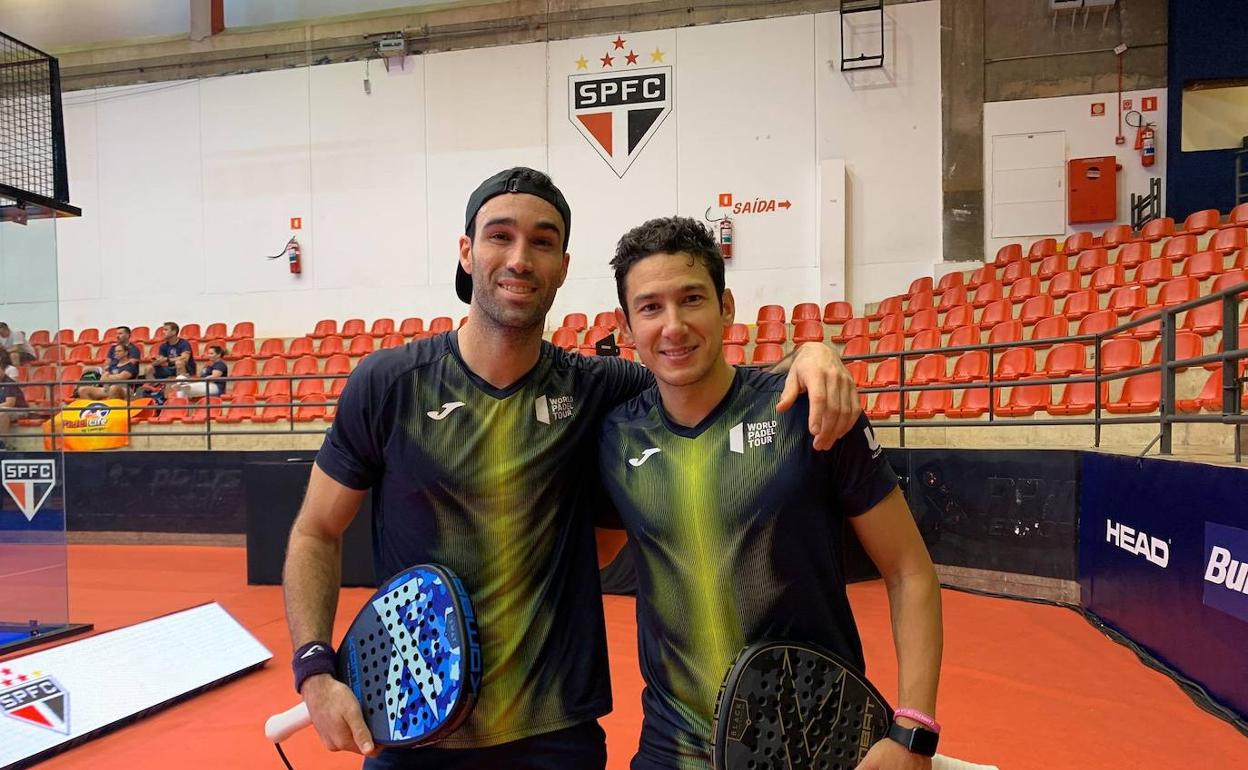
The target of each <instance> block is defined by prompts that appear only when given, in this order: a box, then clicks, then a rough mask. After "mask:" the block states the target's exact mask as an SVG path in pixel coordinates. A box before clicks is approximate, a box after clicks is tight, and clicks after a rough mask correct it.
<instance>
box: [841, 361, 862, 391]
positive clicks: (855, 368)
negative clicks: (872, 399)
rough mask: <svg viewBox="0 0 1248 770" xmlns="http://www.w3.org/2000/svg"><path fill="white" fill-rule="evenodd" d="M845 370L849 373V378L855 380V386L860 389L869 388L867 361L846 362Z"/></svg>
mask: <svg viewBox="0 0 1248 770" xmlns="http://www.w3.org/2000/svg"><path fill="white" fill-rule="evenodd" d="M845 370H846V371H847V372H849V376H850V377H853V378H854V384H855V385H857V386H858V387H860V388H865V387H867V362H866V361H846V362H845Z"/></svg>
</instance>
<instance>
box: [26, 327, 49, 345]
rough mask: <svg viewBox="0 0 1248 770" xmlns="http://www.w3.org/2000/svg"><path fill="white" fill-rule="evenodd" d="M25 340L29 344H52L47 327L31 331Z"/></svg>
mask: <svg viewBox="0 0 1248 770" xmlns="http://www.w3.org/2000/svg"><path fill="white" fill-rule="evenodd" d="M26 341H27V342H29V343H30V344H31V345H50V344H52V339H51V336H50V335H49V333H48V330H47V329H39V330H37V331H33V332H31V333H30V336H29V337H27V338H26Z"/></svg>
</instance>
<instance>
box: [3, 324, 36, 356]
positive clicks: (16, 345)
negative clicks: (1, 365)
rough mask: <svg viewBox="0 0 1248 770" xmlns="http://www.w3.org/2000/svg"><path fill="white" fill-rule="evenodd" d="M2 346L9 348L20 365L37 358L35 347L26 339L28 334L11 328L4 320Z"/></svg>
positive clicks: (10, 353)
mask: <svg viewBox="0 0 1248 770" xmlns="http://www.w3.org/2000/svg"><path fill="white" fill-rule="evenodd" d="M0 348H3V349H5V350H7V351H8V352H9V356H10V357H11V358H12V359H13V363H14V364H16V365H18V366H21V365H22V364H26V363H30V362H31V361H34V360H35V349H34V348H32V347H31V346H30V343H29V342H27V341H26V335H25V334H23V333H22V332H19V331H17V330H15V329H10V328H9V325H8V324H7V323H5V322H4V321H0Z"/></svg>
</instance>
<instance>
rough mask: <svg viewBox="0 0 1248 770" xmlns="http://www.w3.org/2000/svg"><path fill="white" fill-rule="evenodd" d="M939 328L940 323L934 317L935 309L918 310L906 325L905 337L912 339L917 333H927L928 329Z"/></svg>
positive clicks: (935, 316)
mask: <svg viewBox="0 0 1248 770" xmlns="http://www.w3.org/2000/svg"><path fill="white" fill-rule="evenodd" d="M939 326H940V323H939V319H938V317H937V315H936V310H935V308H928V309H926V310H920V311H919V312H917V313H915V314H914V316H913V317H911V318H910V321H909V323H907V324H906V336H907V337H913V336H914V335H916V334H918V333H919V332H922V331H927V330H928V329H936V328H938V327H939Z"/></svg>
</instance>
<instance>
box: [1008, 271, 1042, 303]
mask: <svg viewBox="0 0 1248 770" xmlns="http://www.w3.org/2000/svg"><path fill="white" fill-rule="evenodd" d="M1039 295H1040V279H1039V278H1037V277H1035V276H1034V275H1032V276H1028V277H1026V278H1020V279H1018V280H1017V281H1015V282H1014V285H1013V286H1011V287H1010V297H1009V298H1010V302H1014V303H1020V302H1026V301H1027V300H1029V299H1031V298H1032V297H1037V296H1039Z"/></svg>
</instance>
